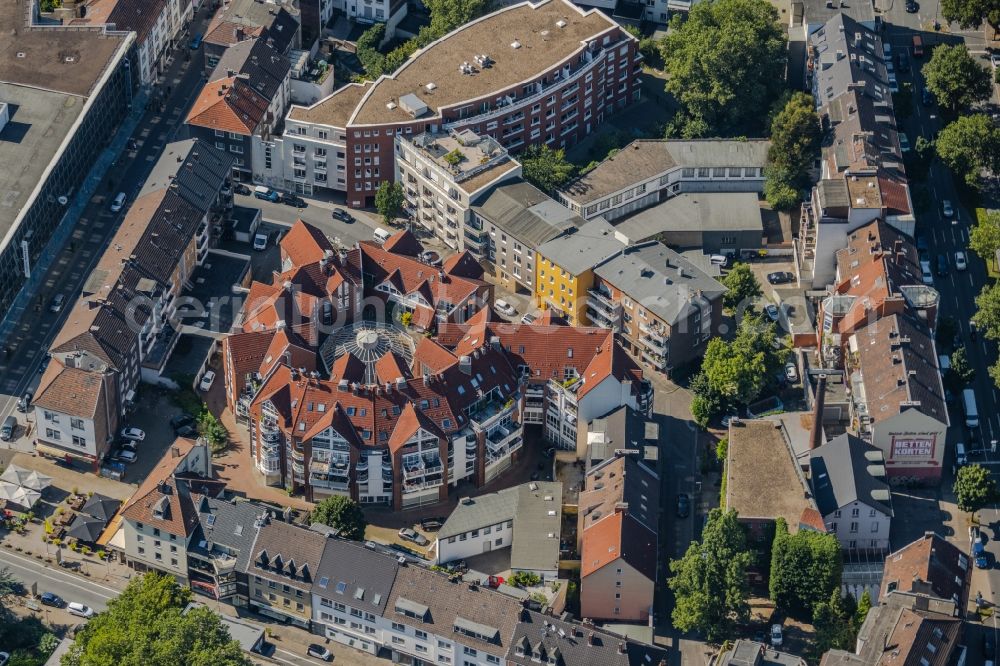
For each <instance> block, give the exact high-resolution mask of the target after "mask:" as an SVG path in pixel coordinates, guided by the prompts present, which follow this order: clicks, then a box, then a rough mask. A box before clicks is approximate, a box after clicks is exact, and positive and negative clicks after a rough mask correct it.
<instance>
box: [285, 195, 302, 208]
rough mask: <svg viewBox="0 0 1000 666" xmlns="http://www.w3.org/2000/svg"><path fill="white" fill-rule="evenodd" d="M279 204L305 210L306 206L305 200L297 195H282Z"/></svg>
mask: <svg viewBox="0 0 1000 666" xmlns="http://www.w3.org/2000/svg"><path fill="white" fill-rule="evenodd" d="M281 203H283V204H285V205H286V206H292V207H293V208H305V207H306V206H307V205H308V204H307V203H306V200H305V199H303V198H302V197H300V196H299V195H297V194H282V195H281Z"/></svg>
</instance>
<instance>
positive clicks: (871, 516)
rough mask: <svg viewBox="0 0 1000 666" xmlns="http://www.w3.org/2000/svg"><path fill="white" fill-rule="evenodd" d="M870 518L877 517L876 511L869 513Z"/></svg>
mask: <svg viewBox="0 0 1000 666" xmlns="http://www.w3.org/2000/svg"><path fill="white" fill-rule="evenodd" d="M868 517H869V518H874V517H875V509H872V510H871V511H869V512H868Z"/></svg>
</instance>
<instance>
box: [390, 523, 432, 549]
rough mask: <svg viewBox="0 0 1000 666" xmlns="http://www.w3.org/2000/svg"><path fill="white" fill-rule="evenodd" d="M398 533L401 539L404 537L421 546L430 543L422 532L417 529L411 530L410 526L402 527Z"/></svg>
mask: <svg viewBox="0 0 1000 666" xmlns="http://www.w3.org/2000/svg"><path fill="white" fill-rule="evenodd" d="M397 534H399V538H400V539H403V540H404V541H410V542H412V543H415V544H417V545H418V546H420V547H424V546H426V545H427V544H428V543H430V542H429V541H428V540H427V537H425V536H424V535H423V534H420V533H419V532H417V531H415V530H411V529H410V528H409V527H403V528H401V529H400V530H399V532H398V533H397Z"/></svg>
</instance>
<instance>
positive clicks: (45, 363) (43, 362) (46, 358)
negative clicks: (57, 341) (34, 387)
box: [38, 352, 52, 374]
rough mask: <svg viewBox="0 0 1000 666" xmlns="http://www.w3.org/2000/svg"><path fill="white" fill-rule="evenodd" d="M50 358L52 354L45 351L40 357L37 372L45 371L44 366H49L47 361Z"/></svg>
mask: <svg viewBox="0 0 1000 666" xmlns="http://www.w3.org/2000/svg"><path fill="white" fill-rule="evenodd" d="M51 360H52V354H50V353H48V352H45V356H43V357H42V362H41V363H39V364H38V374H42V373H43V372H45V368H47V367H49V361H51Z"/></svg>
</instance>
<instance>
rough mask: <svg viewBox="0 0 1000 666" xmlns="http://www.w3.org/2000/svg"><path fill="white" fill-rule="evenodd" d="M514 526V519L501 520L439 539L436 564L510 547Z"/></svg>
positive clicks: (437, 541)
mask: <svg viewBox="0 0 1000 666" xmlns="http://www.w3.org/2000/svg"><path fill="white" fill-rule="evenodd" d="M513 528H514V521H513V520H501V521H498V522H496V523H492V524H490V525H483V526H481V527H477V528H475V529H472V530H469V531H467V532H463V533H462V534H456V535H455V536H450V537H448V538H446V539H437V540H436V543H437V548H436V551H437V559H436V560H435V564H445V563H447V562H452V561H454V560H464V559H465V558H467V557H472V556H473V555H481V554H482V553H488V552H489V551H491V550H499V549H501V548H510V545H511V543H512V542H513V540H514V529H513Z"/></svg>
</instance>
